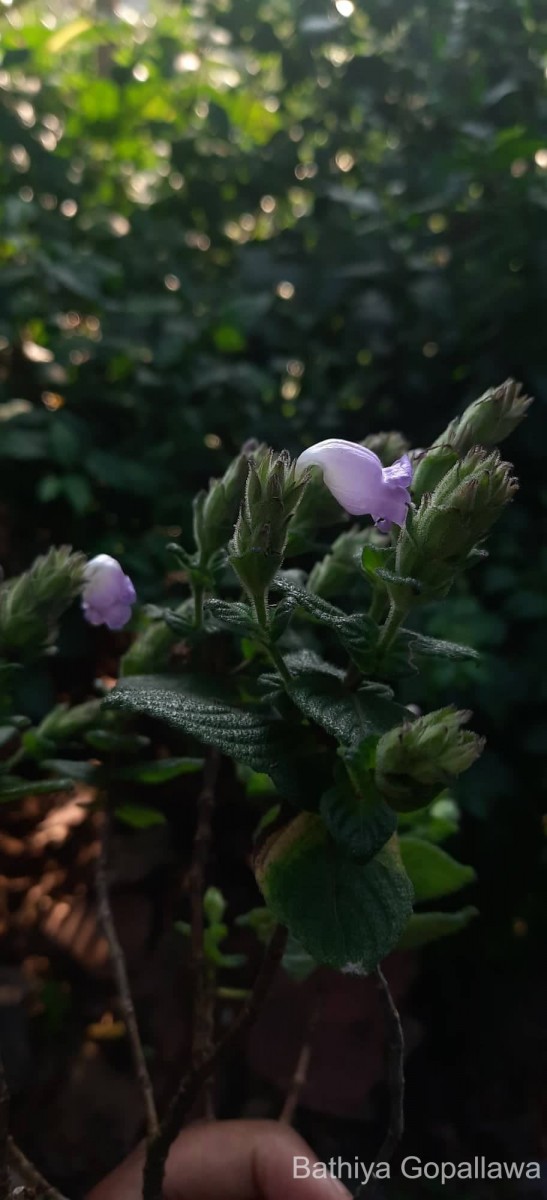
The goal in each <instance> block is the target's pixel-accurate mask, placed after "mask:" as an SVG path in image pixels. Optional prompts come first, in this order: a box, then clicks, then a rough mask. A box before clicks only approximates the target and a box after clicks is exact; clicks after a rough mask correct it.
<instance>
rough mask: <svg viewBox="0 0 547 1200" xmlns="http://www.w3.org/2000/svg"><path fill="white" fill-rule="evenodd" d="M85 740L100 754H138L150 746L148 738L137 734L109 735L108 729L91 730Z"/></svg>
mask: <svg viewBox="0 0 547 1200" xmlns="http://www.w3.org/2000/svg"><path fill="white" fill-rule="evenodd" d="M85 740H86V742H87V744H88V746H91V747H92V749H93V750H99V751H100V753H101V754H139V753H140V751H141V750H146V748H147V747H148V746H149V745H150V738H148V737H143V736H142V735H141V734H138V733H111V732H110V730H109V729H91V730H90V732H89V733H86V735H85Z"/></svg>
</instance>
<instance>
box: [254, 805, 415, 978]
mask: <svg viewBox="0 0 547 1200" xmlns="http://www.w3.org/2000/svg"><path fill="white" fill-rule="evenodd" d="M256 873H257V879H258V882H259V885H260V887H261V889H262V891H263V893H264V896H265V899H266V903H267V904H268V907H269V908H270V909H271V911H272V912H273V914H274V916H275V917H276V918H277V920H278V921H281V922H282V923H283V924H285V925H287V926H288V928H289V932H290V933H291V934H292V935H293V936H294V937H295V938H296V939H297V941H299V942H301V944H302V946H303V947H304V949H305V950H307V952H308V954H310V955H311V957H312V958H313V959H314V960H315V961H316V962H318V963H325V964H327V965H329V966H332V967H337V968H338V969H341V970H344V969H345V970H346V971H350V972H351V971H354V972H356V973H359V972H362V971H363V972H369V971H373V970H374V969H375V967H377V965H378V963H379V962H381V960H382V959H383V958H384V957H385V955H386V954H389V952H390V951H391V950H392V949H393V948H394V946H395V945H396V944H397V942H398V941H399V938H400V937H401V935H402V932H403V930H404V928H405V926H406V924H407V921H408V918H409V917H410V914H411V911H412V887H411V885H410V881H409V879H408V877H407V875H406V873H405V871H404V870H403V868H402V865H401V861H400V857H399V852H398V848H397V840H396V838H392V839H391V841H390V842H389V843H388V845H387V846H385V847H384V849H383V850H381V851H380V853H379V854H378V855H377V856H376V858H373V859H372V860H371V861H370V862H368V863H367V864H366V865H363V864H362V863H358V862H356V860H355V859H352V858H349V857H348V856H347V855H345V854H343V852H342V850H341V848H340V846H338V845H337V843H336V842H335V841H334V839H333V838H332V837H331V836H330V834H329V832H328V830H327V829H326V827H325V825H324V823H323V821H322V820H321V819H320V817H318V816H315V815H312V814H309V813H302V814H300V816H298V817H296V818H295V820H294V821H292V822H291V823H290V825H288V826H286V827H285V828H284V829H283V830H282V831H281V832H278V833H274V834H272V835H271V836H270V837H269V838H267V839H266V841H265V843H264V845H263V847H262V849H261V851H260V853H259V855H258V857H257V861H256Z"/></svg>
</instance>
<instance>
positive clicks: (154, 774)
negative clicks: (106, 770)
mask: <svg viewBox="0 0 547 1200" xmlns="http://www.w3.org/2000/svg"><path fill="white" fill-rule="evenodd" d="M202 767H203V759H202V758H158V759H155V760H154V762H146V763H136V764H135V765H134V766H130V767H121V768H120V769H119V770H118V771H116V776H115V777H116V779H129V780H133V781H134V782H135V783H168V782H169V780H170V779H177V777H178V776H179V775H193V774H195V772H196V771H201V770H202Z"/></svg>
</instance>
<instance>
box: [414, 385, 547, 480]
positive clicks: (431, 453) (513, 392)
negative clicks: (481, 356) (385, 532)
mask: <svg viewBox="0 0 547 1200" xmlns="http://www.w3.org/2000/svg"><path fill="white" fill-rule="evenodd" d="M531 404H532V398H531V397H530V396H526V395H524V393H523V391H522V387H521V385H520V383H516V382H515V380H514V379H506V380H505V383H502V384H500V385H499V387H495V388H489V390H488V391H487V392H485V393H484V395H483V396H479V399H478V400H474V401H473V403H472V404H470V405H469V406H468V408H466V409H465V411H464V412H463V413H462V414H461V416H459V417H455V418H454V420H453V421H451V422H450V424H449V425H448V428H447V429H445V430H444V432H443V433H441V434H440V435H439V437H438V438H437V439H436V440H435V442H434V443H433V446H432V447H431V449H430V450H428V451H427V452H426V453H425V454H421V455H420V456H418V457H417V461H416V469H415V472H414V482H413V488H412V491H413V497H414V499H415V500H416V501H418V500H420V498H421V497H422V496H423V495H424V494H425V492H430V491H432V489H433V488H434V487H435V486H436V485H437V483H439V482H440V480H441V479H442V478H443V476H444V475H445V474H446V473H447V471H449V470H450V468H451V467H452V466H453V465H454V463H455V462H457V460H458V458H461V457H462V456H463V455H465V454H467V453H468V452H469V450H472V449H473V448H474V447H475V446H496V445H498V443H499V442H503V441H504V440H505V438H506V437H509V434H511V433H512V432H513V430H514V429H516V428H517V425H520V423H521V421H523V420H524V418H525V416H526V413H527V412H528V409H529V407H530V405H531Z"/></svg>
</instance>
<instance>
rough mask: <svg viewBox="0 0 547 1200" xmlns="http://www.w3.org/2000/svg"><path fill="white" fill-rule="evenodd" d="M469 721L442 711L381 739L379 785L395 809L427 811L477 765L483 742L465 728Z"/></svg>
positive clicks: (399, 727) (458, 713)
mask: <svg viewBox="0 0 547 1200" xmlns="http://www.w3.org/2000/svg"><path fill="white" fill-rule="evenodd" d="M470 716H471V713H469V712H462V711H458V709H456V708H452V707H449V708H441V709H438V711H437V712H432V713H428V714H427V715H426V716H424V717H418V719H417V720H415V721H408V722H405V723H404V724H403V725H397V726H396V727H395V728H394V729H390V730H389V732H388V733H385V734H384V735H383V736H382V737H381V738H380V740H379V742H378V746H377V750H376V768H375V771H376V783H377V785H378V788H379V789H380V791H381V792H382V793H383V794H384V795H385V796H386V797H387V799H389V801H390V803H391V804H392V805H393V807H394V808H397V809H399V810H400V811H401V812H411V811H412V810H413V809H416V808H422V807H424V806H425V805H426V804H429V803H431V801H432V800H433V799H434V798H435V796H436V795H437V794H438V793H439V791H440V790H441V788H445V787H446V785H447V783H449V782H450V780H451V779H453V778H454V777H455V776H457V775H461V774H462V772H463V771H467V769H468V768H469V767H470V766H471V765H472V764H473V763H474V762H475V760H476V759H477V758H478V757H479V755H480V754H481V753H482V750H483V747H484V739H483V738H480V737H479V736H478V735H477V734H476V733H472V732H471V730H468V729H463V728H462V726H463V725H466V724H467V722H468V720H469V718H470Z"/></svg>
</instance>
